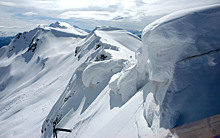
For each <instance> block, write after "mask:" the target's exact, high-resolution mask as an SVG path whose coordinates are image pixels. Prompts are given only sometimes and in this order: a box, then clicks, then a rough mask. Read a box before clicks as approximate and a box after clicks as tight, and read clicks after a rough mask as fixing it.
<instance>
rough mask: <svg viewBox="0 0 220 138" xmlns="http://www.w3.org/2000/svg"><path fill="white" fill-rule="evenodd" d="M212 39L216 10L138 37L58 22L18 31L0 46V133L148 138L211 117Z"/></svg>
mask: <svg viewBox="0 0 220 138" xmlns="http://www.w3.org/2000/svg"><path fill="white" fill-rule="evenodd" d="M219 37H220V5H213V6H206V7H201V8H197V9H187V10H183V11H179V12H175V13H172V14H170V15H168V16H165V17H163V18H161V19H159V20H157V21H155V22H153V23H151V24H150V25H148V26H147V27H146V28H145V29H144V30H143V33H142V40H140V38H139V37H137V36H135V35H133V34H132V33H130V32H127V31H125V30H123V29H119V28H114V27H97V28H95V29H94V30H93V31H91V32H90V33H89V34H87V33H86V32H84V31H82V30H79V28H74V27H72V26H70V25H68V24H66V23H62V22H56V23H54V24H51V25H50V26H49V27H44V26H39V27H38V28H35V29H34V30H31V31H29V32H24V33H20V34H18V35H16V37H15V38H14V39H13V40H12V42H11V43H10V44H9V46H7V47H2V48H0V78H1V79H0V137H30V136H31V137H45V138H47V137H53V136H55V133H54V132H55V130H54V129H55V128H66V129H70V130H72V132H71V133H67V132H58V134H57V135H58V137H77V138H78V137H80V138H84V137H94V138H101V137H109V138H111V137H132V138H133V137H156V136H157V135H158V133H160V132H164V131H166V129H169V128H173V127H176V126H180V125H182V124H186V123H189V122H192V121H196V120H199V119H203V118H205V117H209V116H212V115H216V114H220V101H219V100H218V97H220V93H219V91H220V87H219V84H220V56H219V51H220V41H219V40H220V38H219ZM5 128H9V129H5ZM163 134H164V135H163V136H166V133H163ZM174 135H175V134H174ZM169 136H172V135H171V134H169Z"/></svg>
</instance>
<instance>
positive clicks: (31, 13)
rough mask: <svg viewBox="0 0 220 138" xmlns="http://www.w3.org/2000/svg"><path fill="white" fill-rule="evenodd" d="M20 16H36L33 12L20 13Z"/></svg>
mask: <svg viewBox="0 0 220 138" xmlns="http://www.w3.org/2000/svg"><path fill="white" fill-rule="evenodd" d="M22 15H25V16H33V15H37V13H35V12H25V13H22Z"/></svg>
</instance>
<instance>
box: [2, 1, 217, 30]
mask: <svg viewBox="0 0 220 138" xmlns="http://www.w3.org/2000/svg"><path fill="white" fill-rule="evenodd" d="M215 3H220V2H219V0H199V1H192V0H80V1H78V0H28V1H27V0H1V1H0V13H1V14H0V20H1V22H0V25H4V26H6V25H12V26H13V23H20V25H22V24H23V25H25V24H31V25H29V26H28V25H26V26H28V28H27V29H29V28H30V27H32V26H34V24H41V23H46V22H48V20H49V19H50V20H59V19H64V20H65V19H72V20H73V21H80V22H81V23H82V21H85V22H86V23H85V25H86V24H89V23H91V24H92V25H94V27H95V25H97V24H101V25H102V24H103V23H105V24H104V25H114V26H120V27H121V26H122V27H123V24H124V25H125V26H126V27H127V26H129V25H130V26H131V28H132V27H134V29H143V28H144V27H145V26H146V25H147V24H148V23H149V22H151V21H153V20H155V19H156V18H154V17H157V18H158V17H160V16H162V15H165V14H168V13H171V12H174V11H177V10H181V9H186V8H192V7H197V6H204V5H209V4H215ZM5 15H6V16H5ZM16 15H24V17H19V16H16ZM33 15H37V16H33ZM68 21H69V20H68ZM94 22H95V23H94ZM93 23H94V24H93ZM107 23H108V24H107ZM74 24H75V23H74ZM134 24H135V25H134ZM92 25H90V26H92ZM26 26H25V27H26ZM138 26H139V27H138ZM20 30H21V29H20Z"/></svg>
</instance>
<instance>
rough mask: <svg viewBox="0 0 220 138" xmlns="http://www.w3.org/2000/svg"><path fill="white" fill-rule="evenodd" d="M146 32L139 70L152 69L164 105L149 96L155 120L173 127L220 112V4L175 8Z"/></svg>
mask: <svg viewBox="0 0 220 138" xmlns="http://www.w3.org/2000/svg"><path fill="white" fill-rule="evenodd" d="M142 38H143V48H142V53H141V54H140V56H139V59H138V62H139V63H138V67H139V68H138V70H139V71H140V72H148V73H149V80H150V81H151V82H153V83H154V85H155V87H156V89H155V90H153V91H151V92H152V93H153V95H154V99H155V102H156V103H157V104H158V105H159V106H160V109H159V110H157V111H156V110H155V109H152V108H150V107H151V105H152V106H154V104H153V103H152V104H151V103H150V104H149V103H147V101H146V109H145V110H146V111H145V118H146V120H147V122H148V124H149V125H150V126H152V127H154V125H155V124H154V121H155V120H159V122H157V123H159V124H158V125H157V126H159V127H164V128H172V127H174V126H179V125H182V124H185V123H189V122H192V121H196V120H199V119H202V118H205V117H209V116H212V115H216V114H219V113H220V102H219V100H218V98H217V97H219V96H220V93H219V91H220V88H219V86H218V84H220V60H219V59H220V56H219V51H220V5H216V6H209V7H202V8H199V9H190V10H185V11H180V12H176V13H173V14H170V15H168V16H166V17H163V18H161V19H159V20H158V21H156V22H154V23H152V24H150V25H149V26H147V27H146V28H145V29H144V31H143V34H142ZM143 63H144V64H143ZM147 93H148V92H147Z"/></svg>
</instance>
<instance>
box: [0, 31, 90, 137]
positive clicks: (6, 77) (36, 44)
mask: <svg viewBox="0 0 220 138" xmlns="http://www.w3.org/2000/svg"><path fill="white" fill-rule="evenodd" d="M74 31H75V30H74ZM72 32H73V31H72V29H71V28H70V29H69V30H68V29H65V30H62V29H56V28H53V27H46V28H45V27H38V28H35V29H33V30H31V31H29V32H24V33H19V34H17V35H16V37H15V38H14V39H13V40H12V41H11V43H10V44H9V45H8V46H5V47H2V48H0V78H1V79H0V105H1V106H0V137H30V136H31V137H40V129H41V126H42V123H43V120H44V119H45V117H46V116H47V114H48V113H49V111H50V109H51V107H52V106H53V105H54V103H55V102H56V100H57V98H58V97H59V96H60V94H61V93H62V91H64V89H65V87H66V84H67V83H68V81H69V79H70V77H71V74H72V73H73V72H74V70H75V67H74V66H77V64H78V63H77V62H76V61H78V59H77V58H75V56H74V54H73V53H74V50H75V48H76V46H78V45H80V43H81V41H82V40H83V39H84V38H85V37H86V36H85V34H81V33H80V32H78V33H77V34H74V33H72ZM74 63H75V64H74Z"/></svg>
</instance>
